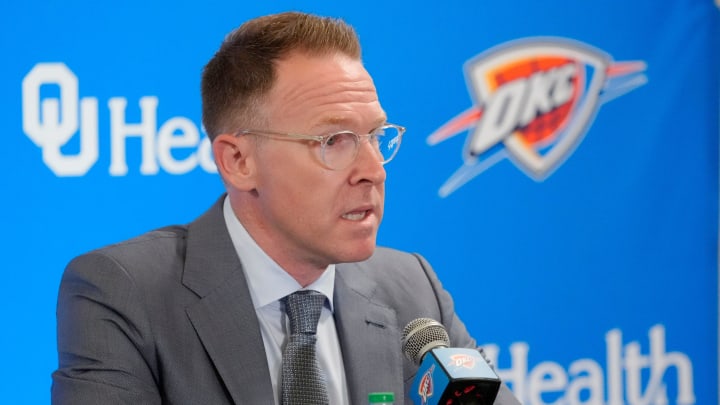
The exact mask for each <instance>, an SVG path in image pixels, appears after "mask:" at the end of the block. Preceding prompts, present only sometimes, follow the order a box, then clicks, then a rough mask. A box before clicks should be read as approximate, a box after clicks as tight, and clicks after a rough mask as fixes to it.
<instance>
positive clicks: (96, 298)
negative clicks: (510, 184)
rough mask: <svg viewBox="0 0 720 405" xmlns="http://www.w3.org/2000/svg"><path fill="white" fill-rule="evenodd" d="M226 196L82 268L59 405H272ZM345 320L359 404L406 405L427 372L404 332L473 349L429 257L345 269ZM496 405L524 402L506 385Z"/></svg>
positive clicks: (63, 292)
mask: <svg viewBox="0 0 720 405" xmlns="http://www.w3.org/2000/svg"><path fill="white" fill-rule="evenodd" d="M221 201H222V199H220V201H219V202H218V203H216V204H215V205H214V206H213V207H212V208H211V209H210V210H209V211H208V212H206V213H205V214H204V215H202V216H201V217H199V218H198V219H197V220H195V221H194V222H192V223H191V224H190V225H188V226H186V227H185V226H182V227H180V226H178V227H168V228H164V229H160V230H157V231H153V232H150V233H147V234H145V235H143V236H140V237H138V238H135V239H132V240H129V241H126V242H123V243H120V244H117V245H113V246H109V247H106V248H103V249H100V250H97V251H94V252H90V253H88V254H85V255H82V256H80V257H78V258H76V259H74V260H73V261H72V262H70V264H69V265H68V267H67V268H66V270H65V273H64V275H63V279H62V282H61V285H60V293H59V297H58V308H57V321H58V354H59V368H58V370H57V371H55V372H54V373H53V386H52V400H53V403H54V404H93V405H94V404H133V405H140V404H161V403H163V404H194V405H195V404H213V405H214V404H272V403H273V394H272V387H271V383H270V373H269V371H268V367H267V361H266V356H265V352H264V346H263V343H262V338H261V335H260V328H259V324H258V320H257V318H256V315H255V310H254V308H253V304H252V301H251V298H250V294H249V291H248V285H247V282H246V280H245V275H244V272H243V269H242V265H241V263H240V260H239V259H238V257H237V254H236V253H235V249H234V248H233V246H232V242H231V240H230V236H229V234H228V231H227V229H226V227H225V222H224V219H223V215H222V203H221ZM334 302H335V322H336V326H337V330H338V335H339V339H340V342H341V346H342V353H343V358H344V362H345V368H346V370H345V371H346V375H347V381H348V389H349V393H350V398H351V401H352V403H353V404H364V403H367V394H368V393H370V392H374V391H393V392H395V395H396V403H397V404H403V403H408V404H410V401H409V399H407V398H406V395H405V394H406V392H407V390H408V387H409V386H410V384H411V383H412V380H413V377H414V375H415V372H416V369H417V367H416V366H414V365H413V364H412V363H411V362H409V361H408V360H406V359H405V358H404V357H403V355H402V353H401V348H400V339H401V333H402V328H403V327H404V325H406V324H407V323H408V322H410V321H411V320H413V319H415V318H418V317H429V318H434V319H436V320H438V321H440V322H442V323H443V324H444V325H445V327H446V328H447V330H448V333H449V335H450V337H451V340H452V345H453V346H457V347H475V341H474V340H473V339H472V338H471V337H470V336H469V334H468V333H467V330H466V329H465V326H464V325H463V324H462V322H461V321H460V320H459V319H458V318H457V316H456V315H455V312H454V310H453V304H452V300H451V298H450V296H449V295H448V293H447V292H446V291H445V290H444V289H443V288H442V287H441V285H440V282H439V281H438V279H437V277H436V275H435V273H434V272H433V271H432V269H431V268H430V266H429V264H428V263H427V262H426V261H425V260H424V259H423V258H422V257H420V256H417V255H411V254H407V253H402V252H399V251H395V250H390V249H384V248H378V249H377V251H376V253H375V254H374V255H373V257H371V258H370V259H369V260H367V261H365V262H362V263H350V264H342V265H338V266H337V273H336V281H335V297H334ZM495 403H496V404H502V405H510V404H518V402H517V400H516V399H515V398H514V397H513V396H512V393H510V391H509V390H508V389H507V388H506V387H505V386H503V388H502V390H501V393H500V395H499V397H498V399H497V400H496V402H495Z"/></svg>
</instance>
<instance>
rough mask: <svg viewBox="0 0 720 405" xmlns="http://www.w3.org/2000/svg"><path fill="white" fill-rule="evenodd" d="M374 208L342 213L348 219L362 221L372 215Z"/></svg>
mask: <svg viewBox="0 0 720 405" xmlns="http://www.w3.org/2000/svg"><path fill="white" fill-rule="evenodd" d="M371 212H372V210H369V209H367V210H358V211H351V212H347V213H345V214H343V215H342V218H343V219H347V220H348V221H362V220H363V219H365V218H367V217H368V216H370V213H371Z"/></svg>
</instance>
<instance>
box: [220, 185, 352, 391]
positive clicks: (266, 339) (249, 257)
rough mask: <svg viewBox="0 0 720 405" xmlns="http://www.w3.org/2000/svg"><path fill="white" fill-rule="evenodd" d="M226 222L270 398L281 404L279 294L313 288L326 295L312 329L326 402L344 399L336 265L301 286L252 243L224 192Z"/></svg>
mask: <svg viewBox="0 0 720 405" xmlns="http://www.w3.org/2000/svg"><path fill="white" fill-rule="evenodd" d="M223 214H224V216H225V224H226V225H227V228H228V232H229V233H230V239H232V242H233V245H234V246H235V250H236V252H237V254H238V257H239V258H240V262H241V263H242V266H243V270H244V271H245V277H246V278H247V281H248V287H249V288H250V296H251V297H252V302H253V304H254V306H255V312H256V313H257V317H258V321H259V322H260V332H261V334H262V339H263V343H264V344H265V354H266V355H267V362H268V367H269V369H270V379H271V380H272V387H273V395H274V396H275V403H276V404H280V382H281V381H282V351H283V348H284V347H285V343H286V342H287V335H288V331H289V324H288V319H287V315H286V314H285V312H284V308H282V307H281V302H280V299H282V298H283V297H285V296H287V295H289V294H292V293H293V292H295V291H298V290H303V289H304V290H315V291H319V292H321V293H323V294H324V295H325V297H327V301H326V304H325V307H324V308H323V310H322V313H321V314H320V321H319V322H318V330H317V354H318V361H319V363H320V369H322V370H323V372H324V373H325V377H326V378H327V383H328V395H329V399H330V403H331V404H349V397H348V390H347V383H346V381H345V367H344V365H343V359H342V353H341V351H340V342H339V340H338V336H337V330H336V329H335V319H334V318H333V291H334V288H335V265H334V264H331V265H330V266H328V268H327V269H326V270H325V271H324V272H323V274H322V276H320V278H319V279H317V280H316V281H315V282H314V283H312V284H310V285H309V286H307V287H305V288H302V286H300V284H298V282H297V281H296V280H295V279H294V278H292V277H291V276H290V275H289V274H288V273H287V272H285V270H283V269H282V268H281V267H280V266H279V265H278V264H277V263H275V261H274V260H273V259H271V258H270V256H268V255H267V254H266V253H265V252H264V251H263V250H262V249H261V248H260V246H258V245H257V243H255V240H253V238H252V237H251V236H250V234H249V233H248V232H247V230H246V229H245V227H244V226H243V225H242V224H241V223H240V221H239V220H238V219H237V217H236V216H235V214H234V212H233V210H232V207H231V206H230V200H229V198H228V197H225V203H224V206H223Z"/></svg>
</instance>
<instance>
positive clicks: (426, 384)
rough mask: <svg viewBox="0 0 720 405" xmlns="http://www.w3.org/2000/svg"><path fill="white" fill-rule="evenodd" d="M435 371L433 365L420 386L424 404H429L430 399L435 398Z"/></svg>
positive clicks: (419, 391) (419, 393)
mask: <svg viewBox="0 0 720 405" xmlns="http://www.w3.org/2000/svg"><path fill="white" fill-rule="evenodd" d="M433 371H435V365H434V364H433V365H431V366H430V368H429V369H428V370H427V371H426V372H425V374H424V375H423V376H422V379H421V380H420V384H418V395H420V398H422V403H423V404H427V401H428V398H430V397H431V396H433V393H434V391H435V384H434V383H433V377H432V375H433Z"/></svg>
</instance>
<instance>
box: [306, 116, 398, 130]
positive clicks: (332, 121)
mask: <svg viewBox="0 0 720 405" xmlns="http://www.w3.org/2000/svg"><path fill="white" fill-rule="evenodd" d="M350 121H351V120H349V119H348V118H347V117H339V116H333V117H328V118H326V119H323V120H322V121H319V122H318V123H317V124H315V125H313V128H317V127H322V126H324V125H340V124H347V123H349V122H350ZM386 122H387V115H385V114H383V115H382V116H381V118H378V119H376V120H375V121H373V126H372V128H370V130H373V129H375V128H377V127H379V126H381V125H383V124H385V123H386Z"/></svg>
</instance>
